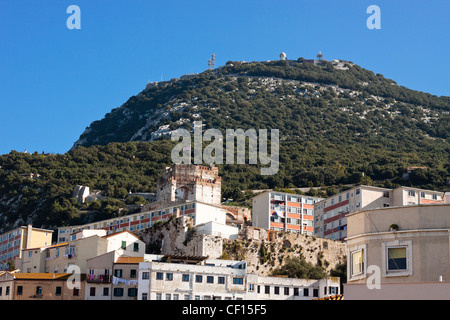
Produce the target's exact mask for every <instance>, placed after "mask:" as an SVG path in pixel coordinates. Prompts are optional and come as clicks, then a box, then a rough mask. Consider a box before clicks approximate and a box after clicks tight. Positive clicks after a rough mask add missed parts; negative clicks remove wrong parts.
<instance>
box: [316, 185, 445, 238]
mask: <svg viewBox="0 0 450 320" xmlns="http://www.w3.org/2000/svg"><path fill="white" fill-rule="evenodd" d="M443 202H444V193H443V192H438V191H432V190H423V189H418V188H411V187H398V188H396V189H388V188H378V187H372V186H363V185H362V186H357V187H354V188H351V189H349V190H346V191H344V192H341V193H338V194H336V195H334V196H331V197H329V198H327V199H324V200H322V201H320V202H317V203H316V204H315V205H314V213H315V216H314V235H316V236H318V237H321V238H327V239H332V240H341V241H344V240H345V238H346V237H347V219H346V216H347V215H348V214H350V213H354V212H358V211H361V210H368V209H378V208H386V207H401V206H407V205H417V204H419V205H421V204H436V203H443Z"/></svg>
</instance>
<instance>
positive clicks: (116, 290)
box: [114, 288, 123, 297]
mask: <svg viewBox="0 0 450 320" xmlns="http://www.w3.org/2000/svg"><path fill="white" fill-rule="evenodd" d="M114 296H115V297H122V296H123V288H114Z"/></svg>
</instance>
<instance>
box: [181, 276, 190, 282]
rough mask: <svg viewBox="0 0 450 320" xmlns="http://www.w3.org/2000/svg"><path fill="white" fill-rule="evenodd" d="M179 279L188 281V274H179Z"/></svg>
mask: <svg viewBox="0 0 450 320" xmlns="http://www.w3.org/2000/svg"><path fill="white" fill-rule="evenodd" d="M181 281H183V282H189V275H188V274H183V275H182V276H181Z"/></svg>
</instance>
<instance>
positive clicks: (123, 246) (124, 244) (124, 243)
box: [122, 241, 127, 250]
mask: <svg viewBox="0 0 450 320" xmlns="http://www.w3.org/2000/svg"><path fill="white" fill-rule="evenodd" d="M126 248H127V242H126V241H122V249H124V250H125V249H126Z"/></svg>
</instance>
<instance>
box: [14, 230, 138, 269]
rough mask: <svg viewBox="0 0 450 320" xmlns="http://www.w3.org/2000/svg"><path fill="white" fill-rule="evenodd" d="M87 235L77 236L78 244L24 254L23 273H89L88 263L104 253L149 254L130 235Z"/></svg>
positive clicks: (27, 250)
mask: <svg viewBox="0 0 450 320" xmlns="http://www.w3.org/2000/svg"><path fill="white" fill-rule="evenodd" d="M91 231H92V230H91ZM83 233H84V232H83V231H80V232H79V233H76V234H74V240H71V241H68V242H65V243H60V244H57V245H53V246H48V247H42V248H32V249H26V250H24V251H23V259H22V266H21V271H22V272H26V273H65V272H71V271H78V272H80V273H86V261H87V260H88V259H90V258H93V257H97V256H99V255H102V254H104V253H107V252H111V251H114V250H116V251H117V252H119V254H122V255H127V256H143V254H144V252H145V243H144V242H143V241H141V240H140V239H139V238H137V237H136V236H135V235H134V234H132V233H130V232H128V231H123V232H119V233H115V234H111V235H104V236H102V235H103V234H104V230H98V234H95V233H94V234H93V233H92V232H89V233H88V234H86V237H83V236H80V235H79V234H83ZM74 268H75V269H76V270H74Z"/></svg>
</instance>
